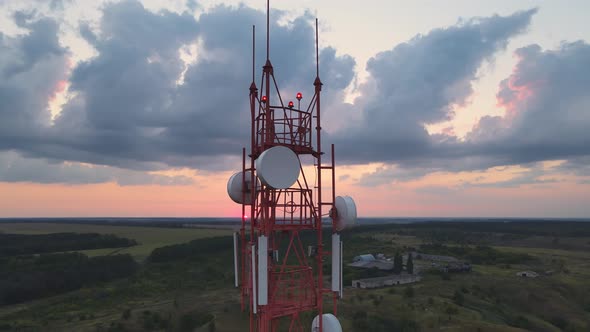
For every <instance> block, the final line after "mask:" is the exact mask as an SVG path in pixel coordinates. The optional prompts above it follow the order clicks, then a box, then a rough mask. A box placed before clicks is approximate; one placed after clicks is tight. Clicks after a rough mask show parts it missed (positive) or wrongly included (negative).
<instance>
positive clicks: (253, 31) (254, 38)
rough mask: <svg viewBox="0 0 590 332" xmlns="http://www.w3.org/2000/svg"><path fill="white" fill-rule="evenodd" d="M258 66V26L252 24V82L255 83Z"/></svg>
mask: <svg viewBox="0 0 590 332" xmlns="http://www.w3.org/2000/svg"><path fill="white" fill-rule="evenodd" d="M255 66H256V26H255V25H253V26H252V83H254V70H255Z"/></svg>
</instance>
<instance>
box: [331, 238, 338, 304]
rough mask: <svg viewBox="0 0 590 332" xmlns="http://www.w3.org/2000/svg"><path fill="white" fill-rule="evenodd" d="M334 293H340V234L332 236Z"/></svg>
mask: <svg viewBox="0 0 590 332" xmlns="http://www.w3.org/2000/svg"><path fill="white" fill-rule="evenodd" d="M332 291H333V292H338V293H340V234H338V233H334V234H332Z"/></svg>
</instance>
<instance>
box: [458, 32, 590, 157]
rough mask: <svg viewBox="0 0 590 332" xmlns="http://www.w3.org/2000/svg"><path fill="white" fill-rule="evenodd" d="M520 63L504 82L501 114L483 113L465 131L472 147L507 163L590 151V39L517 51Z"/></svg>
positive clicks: (589, 152) (481, 153)
mask: <svg viewBox="0 0 590 332" xmlns="http://www.w3.org/2000/svg"><path fill="white" fill-rule="evenodd" d="M516 55H517V56H518V57H519V61H518V64H517V66H516V68H515V69H514V72H513V73H512V75H510V77H508V78H507V79H505V80H503V81H502V82H501V83H500V91H499V92H498V101H499V104H500V105H501V106H503V107H504V108H505V109H506V114H505V115H504V116H503V117H491V116H487V117H484V118H482V119H481V120H480V121H479V123H478V124H477V125H476V126H475V127H474V129H473V131H472V132H471V133H469V134H468V135H467V140H468V144H469V145H472V150H473V151H475V150H478V151H480V152H479V154H480V155H482V156H484V155H485V156H487V157H488V158H490V159H493V160H496V161H501V162H504V163H506V164H519V163H527V162H535V161H542V160H559V159H570V158H571V159H577V158H581V157H584V156H589V155H590V145H589V144H588V142H590V131H589V130H588V128H590V95H589V94H588V91H590V45H588V44H587V43H585V42H582V41H578V42H574V43H566V42H564V43H562V45H561V47H559V48H558V49H556V50H547V51H543V50H541V47H539V46H538V45H531V46H527V47H524V48H520V49H518V50H517V51H516Z"/></svg>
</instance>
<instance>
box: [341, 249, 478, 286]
mask: <svg viewBox="0 0 590 332" xmlns="http://www.w3.org/2000/svg"><path fill="white" fill-rule="evenodd" d="M348 266H350V267H353V268H357V269H377V270H379V271H383V272H390V274H387V275H385V276H380V277H374V278H364V279H357V280H353V281H352V287H354V288H379V287H389V286H395V285H402V284H409V283H415V282H419V281H420V280H422V277H421V273H422V272H424V271H426V270H432V269H435V270H438V271H440V272H443V273H460V272H471V264H469V263H468V262H463V261H460V260H458V259H457V258H455V257H451V256H441V255H430V254H424V253H420V252H416V251H410V252H408V253H406V254H404V255H402V254H396V255H395V256H394V257H386V256H385V255H384V254H381V253H378V254H375V255H373V254H362V255H358V256H356V257H354V259H353V261H352V263H350V264H348Z"/></svg>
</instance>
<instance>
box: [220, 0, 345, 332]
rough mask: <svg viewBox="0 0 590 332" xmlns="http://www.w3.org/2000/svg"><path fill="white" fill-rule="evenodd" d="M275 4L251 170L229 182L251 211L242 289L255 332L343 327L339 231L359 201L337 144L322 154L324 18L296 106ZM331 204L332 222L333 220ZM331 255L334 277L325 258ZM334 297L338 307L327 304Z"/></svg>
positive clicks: (237, 257)
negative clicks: (345, 190)
mask: <svg viewBox="0 0 590 332" xmlns="http://www.w3.org/2000/svg"><path fill="white" fill-rule="evenodd" d="M269 12H270V4H269V2H268V1H267V16H266V32H267V34H266V61H265V63H264V66H263V67H262V80H261V86H260V90H259V89H258V87H257V86H256V83H255V67H256V66H255V63H254V59H255V50H254V45H255V44H256V43H255V34H254V29H253V31H252V83H251V84H250V116H251V118H250V120H251V124H252V125H251V132H250V133H251V135H250V151H249V153H246V148H243V149H242V170H241V172H237V173H236V174H234V175H233V176H232V177H231V178H230V181H229V182H228V185H227V188H228V189H227V190H228V194H229V195H230V198H231V199H232V200H233V201H234V202H236V203H238V204H241V206H242V216H243V218H242V221H241V227H240V230H239V232H236V233H234V237H233V240H234V271H235V286H236V287H237V288H239V289H240V295H241V307H242V310H243V311H249V314H250V326H249V330H250V332H276V331H278V330H279V328H281V331H283V330H285V331H289V332H294V331H309V329H308V328H304V326H305V325H307V326H309V327H311V330H312V331H313V332H342V327H341V326H340V322H339V321H338V319H337V318H336V316H337V314H338V310H337V309H338V306H337V303H338V299H339V298H341V297H342V288H343V287H342V248H343V246H342V241H341V240H340V231H341V230H342V229H343V228H344V227H346V226H347V225H350V224H354V223H355V222H356V205H355V203H354V201H353V200H352V199H351V198H350V197H348V196H336V189H335V187H336V178H335V161H334V160H335V159H334V145H333V144H332V146H331V151H330V152H331V158H330V159H331V160H329V161H327V162H326V161H325V160H324V162H322V158H325V157H323V155H324V152H322V144H321V143H322V142H321V130H322V129H321V128H322V126H321V121H320V118H321V107H320V106H321V105H320V100H321V91H322V85H323V84H322V81H321V80H320V77H319V51H318V34H317V29H318V22H317V19H316V22H315V23H316V25H315V28H316V36H315V37H316V45H315V51H316V52H315V57H316V59H315V60H316V77H315V80H314V83H313V85H314V94H313V96H312V97H311V98H310V102H309V106H308V107H304V108H303V110H302V109H301V99H303V95H302V94H301V92H298V93H297V94H296V98H297V101H298V107H297V109H295V108H294V103H293V101H289V102H288V103H287V104H286V105H285V104H284V103H283V98H282V97H281V93H280V91H279V88H278V87H277V85H276V79H275V71H274V69H273V66H272V63H271V61H270V57H269V49H270V47H269V40H270V39H269V27H270V23H269ZM271 93H272V95H271ZM271 98H272V100H273V105H270V99H271ZM302 156H303V157H305V158H302ZM310 159H312V160H310ZM302 161H306V163H305V164H304V163H302ZM307 167H310V168H311V167H313V168H315V172H312V173H314V174H315V178H314V176H313V174H312V175H310V174H308V175H307V176H306V175H305V172H304V169H306V168H307ZM322 178H323V179H324V181H322ZM330 180H331V181H330ZM328 183H330V184H328ZM315 184H317V186H316V185H315ZM327 210H329V211H327ZM328 212H329V215H330V217H331V219H332V220H331V223H324V222H323V217H324V216H325V215H327V214H328ZM328 228H330V230H331V231H332V232H331V233H332V234H331V240H332V241H331V242H332V245H331V246H330V245H328V246H327V247H328V248H325V247H326V245H325V244H324V242H325V241H324V240H323V239H322V237H323V236H324V235H323V233H324V232H323V231H324V230H328ZM302 233H304V234H305V235H306V236H305V237H303V236H300V234H302ZM306 249H307V250H306ZM326 249H327V250H326ZM330 260H331V274H330V276H329V277H331V278H330V279H331V283H330V285H328V284H326V283H325V282H324V281H325V278H324V275H325V272H324V270H325V269H324V267H325V266H324V265H325V264H326V262H327V261H330ZM328 299H331V300H332V301H331V302H332V307H331V308H330V309H329V310H326V304H324V302H327V301H328ZM327 304H328V305H329V303H327ZM326 311H331V312H332V313H325V312H326ZM304 313H311V314H312V317H313V316H315V318H314V319H313V321H311V319H310V321H305V322H304V321H303V320H305V319H306V317H309V316H308V315H307V314H304ZM310 318H311V317H310ZM285 327H288V330H287V329H284V328H285ZM244 330H246V329H244Z"/></svg>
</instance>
